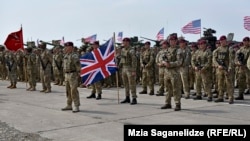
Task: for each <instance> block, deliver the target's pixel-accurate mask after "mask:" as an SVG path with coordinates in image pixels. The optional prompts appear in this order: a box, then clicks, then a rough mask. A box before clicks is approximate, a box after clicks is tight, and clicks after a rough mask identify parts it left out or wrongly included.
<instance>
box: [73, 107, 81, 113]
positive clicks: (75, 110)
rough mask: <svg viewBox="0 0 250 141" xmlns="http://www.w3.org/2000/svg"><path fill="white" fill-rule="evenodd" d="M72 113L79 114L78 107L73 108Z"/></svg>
mask: <svg viewBox="0 0 250 141" xmlns="http://www.w3.org/2000/svg"><path fill="white" fill-rule="evenodd" d="M72 112H73V113H77V112H80V110H79V106H75V107H74V109H73V111H72Z"/></svg>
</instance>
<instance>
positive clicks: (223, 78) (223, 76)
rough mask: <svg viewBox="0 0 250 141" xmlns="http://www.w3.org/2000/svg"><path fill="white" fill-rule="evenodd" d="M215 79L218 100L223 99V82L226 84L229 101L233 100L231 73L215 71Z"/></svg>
mask: <svg viewBox="0 0 250 141" xmlns="http://www.w3.org/2000/svg"><path fill="white" fill-rule="evenodd" d="M217 72H218V73H217V78H218V90H219V96H218V98H219V99H224V90H225V82H226V90H227V94H228V96H229V100H233V99H234V87H233V82H232V81H233V75H234V74H233V73H232V72H229V73H227V72H225V71H224V70H219V69H218V71H217Z"/></svg>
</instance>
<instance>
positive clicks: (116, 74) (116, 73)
mask: <svg viewBox="0 0 250 141" xmlns="http://www.w3.org/2000/svg"><path fill="white" fill-rule="evenodd" d="M113 44H114V51H115V62H116V63H117V58H116V47H115V45H116V44H115V32H114V35H113ZM116 65H118V64H116ZM115 77H116V87H117V100H118V104H119V103H120V102H119V101H120V96H119V95H120V94H119V84H118V81H119V79H118V71H116V72H115Z"/></svg>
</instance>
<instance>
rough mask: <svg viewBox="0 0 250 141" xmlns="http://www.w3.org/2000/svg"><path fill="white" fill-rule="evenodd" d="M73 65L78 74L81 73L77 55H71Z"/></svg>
mask: <svg viewBox="0 0 250 141" xmlns="http://www.w3.org/2000/svg"><path fill="white" fill-rule="evenodd" d="M72 59H73V63H74V64H75V68H76V71H77V72H79V73H80V71H81V63H80V58H79V56H78V54H73V55H72Z"/></svg>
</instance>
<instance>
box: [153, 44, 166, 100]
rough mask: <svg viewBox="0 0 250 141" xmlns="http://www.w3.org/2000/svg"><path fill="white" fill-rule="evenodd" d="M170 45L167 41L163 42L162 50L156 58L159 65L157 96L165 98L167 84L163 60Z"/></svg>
mask: <svg viewBox="0 0 250 141" xmlns="http://www.w3.org/2000/svg"><path fill="white" fill-rule="evenodd" d="M168 46H169V44H168V42H167V41H163V42H162V43H161V50H160V51H159V52H158V53H157V55H156V57H155V63H156V64H157V66H158V67H159V68H158V71H159V90H158V94H156V96H164V92H165V90H166V87H167V86H166V82H164V71H165V68H166V66H165V65H164V64H163V59H164V55H165V54H166V52H167V48H168Z"/></svg>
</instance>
